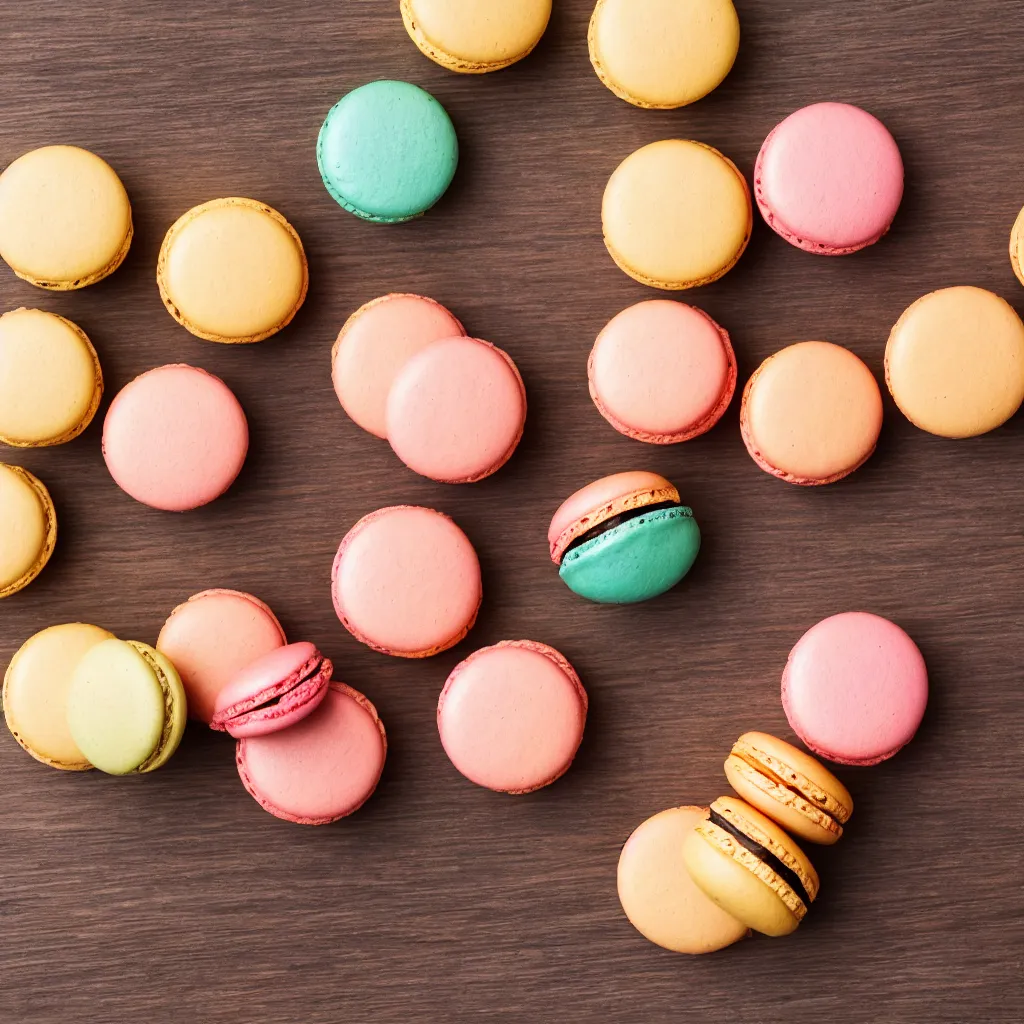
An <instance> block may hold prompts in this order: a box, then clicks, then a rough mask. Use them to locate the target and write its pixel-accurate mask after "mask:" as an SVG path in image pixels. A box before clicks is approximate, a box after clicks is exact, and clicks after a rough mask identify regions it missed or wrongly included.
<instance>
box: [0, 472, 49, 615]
mask: <svg viewBox="0 0 1024 1024" xmlns="http://www.w3.org/2000/svg"><path fill="white" fill-rule="evenodd" d="M56 544H57V513H56V511H55V509H54V507H53V501H52V500H51V498H50V492H49V491H48V490H47V489H46V487H45V485H44V484H43V482H42V481H41V480H40V479H39V478H38V477H36V476H34V475H33V474H32V473H30V472H29V471H28V470H27V469H22V468H21V466H9V465H7V464H6V463H3V462H0V598H4V597H10V596H11V595H12V594H16V593H17V592H18V591H19V590H22V589H24V588H25V587H27V586H28V585H29V584H30V583H31V582H32V581H33V580H34V579H35V578H36V577H37V576H38V575H39V574H40V573H41V572H42V571H43V568H44V567H45V566H46V563H47V562H48V561H49V560H50V556H51V555H52V554H53V549H54V547H55V546H56Z"/></svg>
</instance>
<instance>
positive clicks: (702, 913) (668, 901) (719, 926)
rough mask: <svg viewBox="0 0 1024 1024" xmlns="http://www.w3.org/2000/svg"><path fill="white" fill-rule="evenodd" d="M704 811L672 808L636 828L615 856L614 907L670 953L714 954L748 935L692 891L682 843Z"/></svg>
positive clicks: (705, 815) (743, 927)
mask: <svg viewBox="0 0 1024 1024" xmlns="http://www.w3.org/2000/svg"><path fill="white" fill-rule="evenodd" d="M709 813H710V812H709V811H708V808H706V807H671V808H669V809H668V810H667V811H662V812H661V813H660V814H655V815H654V816H653V817H651V818H648V819H647V820H646V821H645V822H643V823H642V824H640V825H638V826H637V828H636V829H635V830H634V831H633V833H632V835H631V836H630V837H629V838H628V839H627V840H626V844H625V846H623V847H622V852H621V853H620V854H619V868H618V889H619V902H620V903H621V904H622V910H623V913H625V915H626V917H627V918H628V919H629V923H630V924H631V925H632V926H633V927H634V928H635V929H636V930H637V931H638V932H639V933H640V934H641V935H643V937H644V938H645V939H648V940H649V941H651V942H653V943H655V944H656V945H658V946H663V947H664V948H665V949H670V950H672V952H674V953H714V952H715V951H716V950H719V949H724V948H725V947H726V946H731V945H732V944H733V943H734V942H737V941H738V940H739V939H742V938H743V937H744V936H745V935H747V934H748V932H747V927H746V925H744V924H741V923H740V922H739V921H737V920H736V918H735V917H733V916H731V915H730V914H727V913H726V912H725V911H724V910H722V908H721V907H719V906H718V904H717V903H714V902H713V901H712V900H710V899H708V897H707V896H705V895H704V893H703V892H702V891H701V890H700V889H698V888H697V886H696V885H695V884H694V881H693V879H692V878H690V872H689V871H687V870H686V865H685V864H684V863H683V854H682V851H683V844H684V843H685V842H686V840H687V839H688V838H689V836H690V834H691V833H692V832H693V830H694V829H695V828H696V827H697V825H699V824H700V823H701V822H703V821H706V820H707V817H708V814H709Z"/></svg>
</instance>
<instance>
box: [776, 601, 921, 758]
mask: <svg viewBox="0 0 1024 1024" xmlns="http://www.w3.org/2000/svg"><path fill="white" fill-rule="evenodd" d="M927 703H928V671H927V669H926V668H925V663H924V658H923V657H922V656H921V652H920V651H919V650H918V648H917V645H916V644H915V643H914V641H913V640H911V639H910V637H909V636H907V634H906V633H905V632H904V631H903V630H902V629H900V627H899V626H897V625H896V624H895V623H893V622H890V621H889V620H888V619H883V618H882V617H881V616H879V615H872V614H870V613H869V612H844V613H843V614H841V615H833V616H832V617H831V618H828V619H824V620H823V621H821V622H819V623H818V624H817V625H816V626H812V627H811V629H809V630H808V631H807V632H806V633H805V634H804V635H803V636H802V637H801V638H800V640H799V642H798V643H797V645H796V646H795V647H794V648H793V650H792V652H791V653H790V655H789V661H788V663H787V664H786V670H785V672H784V673H783V676H782V706H783V708H784V709H785V712H786V717H787V718H788V719H789V724H790V725H791V726H792V727H793V730H794V732H796V734H797V735H798V736H799V737H800V739H802V740H803V741H804V743H805V744H806V745H807V746H808V747H809V748H810V749H811V750H813V751H814V753H816V754H819V755H820V756H822V757H825V758H827V759H828V760H830V761H835V762H837V763H839V764H852V765H872V764H878V763H879V762H880V761H884V760H886V759H887V758H890V757H892V756H893V754H895V753H896V752H897V751H899V750H900V749H902V748H903V747H904V746H906V744H907V743H909V742H910V741H911V739H913V737H914V734H915V733H916V732H917V728H918V726H919V725H920V724H921V719H922V718H923V717H924V711H925V706H926V705H927Z"/></svg>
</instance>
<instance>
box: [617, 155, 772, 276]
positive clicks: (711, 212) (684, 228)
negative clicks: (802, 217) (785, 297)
mask: <svg viewBox="0 0 1024 1024" xmlns="http://www.w3.org/2000/svg"><path fill="white" fill-rule="evenodd" d="M601 217H602V221H603V224H604V241H605V245H606V246H607V247H608V251H609V252H610V253H611V255H612V258H613V259H614V260H615V262H616V263H617V264H618V265H619V267H620V268H621V269H622V270H624V271H625V272H626V273H627V274H629V276H630V277H632V278H634V279H636V280H637V281H640V282H641V283H642V284H647V285H650V286H651V287H652V288H664V289H668V290H680V289H683V288H696V287H697V286H698V285H702V284H709V283H710V282H711V281H716V280H718V278H720V277H721V276H722V275H723V274H725V273H726V272H727V271H728V270H730V269H731V268H732V267H733V266H734V265H735V263H736V261H737V260H738V259H739V258H740V256H741V255H742V254H743V250H744V249H746V247H747V242H749V241H750V231H751V228H752V226H753V208H752V206H751V202H750V189H749V188H748V187H747V182H746V179H745V178H744V177H743V175H742V174H741V173H740V171H739V169H738V168H737V167H736V165H735V164H734V163H733V162H732V161H731V160H730V159H729V158H728V157H725V156H723V155H722V154H721V153H719V152H718V150H717V149H713V148H712V147H711V146H706V145H704V143H702V142H690V141H684V140H682V139H666V140H664V141H663V142H653V143H651V144H650V145H649V146H644V147H643V148H642V149H638V150H637V151H636V152H635V153H633V154H631V155H630V156H628V157H626V159H625V160H623V161H622V163H621V164H619V166H618V167H617V168H616V169H615V172H614V173H613V174H612V176H611V178H610V179H609V181H608V185H607V187H606V188H605V191H604V202H603V204H602V207H601Z"/></svg>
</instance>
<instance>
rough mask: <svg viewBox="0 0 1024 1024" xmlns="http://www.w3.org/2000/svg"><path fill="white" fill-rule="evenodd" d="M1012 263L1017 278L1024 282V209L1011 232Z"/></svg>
mask: <svg viewBox="0 0 1024 1024" xmlns="http://www.w3.org/2000/svg"><path fill="white" fill-rule="evenodd" d="M1010 265H1011V266H1012V267H1013V272H1014V273H1015V274H1016V275H1017V280H1018V281H1020V283H1021V284H1024V210H1021V211H1020V213H1019V214H1018V215H1017V220H1016V221H1015V223H1014V225H1013V230H1012V231H1011V232H1010Z"/></svg>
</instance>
